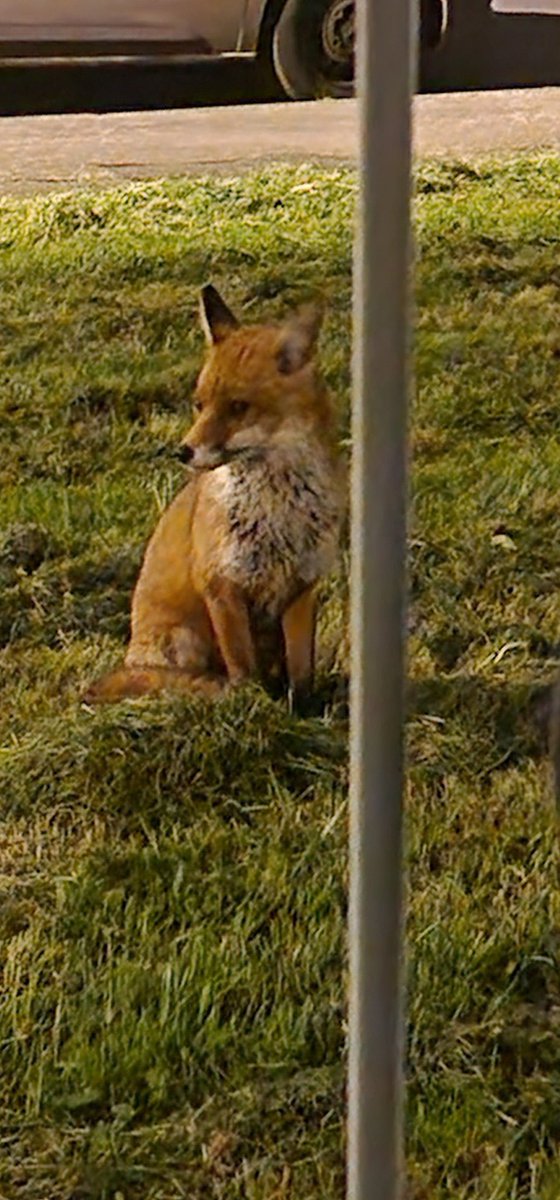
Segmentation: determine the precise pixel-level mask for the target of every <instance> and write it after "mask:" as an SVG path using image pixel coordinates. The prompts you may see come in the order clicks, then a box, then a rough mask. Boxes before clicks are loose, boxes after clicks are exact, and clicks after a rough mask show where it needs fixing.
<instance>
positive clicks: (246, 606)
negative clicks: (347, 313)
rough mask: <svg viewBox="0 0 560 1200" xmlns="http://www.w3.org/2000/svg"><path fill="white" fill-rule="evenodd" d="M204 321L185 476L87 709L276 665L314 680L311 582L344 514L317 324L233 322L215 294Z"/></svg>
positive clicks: (212, 686) (210, 685)
mask: <svg viewBox="0 0 560 1200" xmlns="http://www.w3.org/2000/svg"><path fill="white" fill-rule="evenodd" d="M202 316H203V324H204V326H205V329H206V333H207V339H208V341H209V343H210V346H209V351H208V354H207V357H206V361H205V363H204V365H203V368H202V371H201V373H200V376H199V380H198V384H197V388H196V394H195V403H196V405H197V408H198V416H197V418H196V420H195V422H194V424H193V426H192V427H191V429H190V431H189V433H188V434H187V437H186V438H185V441H184V443H183V455H184V456H185V457H188V458H189V460H190V465H191V466H192V468H193V470H192V475H191V478H190V479H189V480H188V482H187V484H186V485H185V487H183V489H182V490H181V491H180V492H179V493H178V495H177V496H176V497H175V499H174V500H173V501H172V503H171V504H170V505H169V508H168V509H167V510H166V512H165V513H164V514H163V516H162V517H161V519H160V521H159V524H158V525H157V527H156V530H155V532H154V534H153V536H152V539H151V541H150V543H149V545H148V548H147V551H146V555H145V558H144V562H143V565H142V569H141V572H140V576H139V579H138V582H137V585H136V589H135V592H134V596H133V602H132V620H131V640H130V645H129V647H128V651H127V654H126V658H125V663H124V666H123V667H121V668H119V669H117V670H116V671H113V672H111V673H110V674H109V675H107V676H105V677H103V678H102V679H101V680H99V681H97V682H95V683H94V684H93V685H92V686H91V687H90V688H89V689H88V691H87V692H86V694H85V697H84V698H85V699H86V701H87V702H88V703H97V702H103V701H113V700H117V699H119V698H123V697H131V696H139V695H145V694H148V693H151V692H157V691H161V690H177V691H181V692H189V691H193V692H194V691H199V692H204V693H206V694H210V695H215V694H217V693H219V692H220V691H221V690H223V688H224V687H225V686H226V685H227V684H228V683H229V684H234V683H237V682H240V681H242V680H244V679H247V678H250V677H255V676H258V675H260V674H262V673H263V670H264V669H270V670H271V671H272V672H276V673H278V671H279V670H283V669H284V668H287V672H288V676H289V679H290V682H291V684H292V686H293V687H298V688H304V687H306V686H308V685H309V683H310V680H311V672H312V662H313V636H314V634H313V630H314V620H313V596H314V588H315V584H316V583H317V582H318V580H319V578H320V577H321V575H322V574H323V573H324V571H325V570H326V569H328V566H329V565H330V562H331V561H332V557H333V555H334V552H335V549H336V543H337V539H338V529H339V523H340V517H341V510H342V480H341V474H340V463H339V461H338V456H337V452H336V444H335V433H334V421H333V413H332V408H331V404H330V400H329V397H328V395H327V393H326V391H325V389H324V387H323V386H322V384H321V382H320V380H319V379H318V376H317V373H316V370H315V366H314V361H313V359H314V350H315V343H316V338H317V334H318V329H319V316H318V314H317V312H316V311H315V310H313V309H304V310H301V311H300V312H299V313H298V314H295V315H294V316H293V317H291V318H290V319H289V320H288V321H287V322H285V323H284V324H283V325H280V326H266V325H264V326H252V327H251V326H249V327H240V326H239V325H238V323H237V321H236V320H235V318H234V317H233V315H232V313H231V312H230V310H229V309H228V308H227V307H226V305H225V304H224V302H223V301H222V299H221V297H219V296H218V293H217V292H215V291H214V289H213V288H205V289H204V291H203V294H202ZM280 659H281V660H282V661H281V662H280V661H279V660H280Z"/></svg>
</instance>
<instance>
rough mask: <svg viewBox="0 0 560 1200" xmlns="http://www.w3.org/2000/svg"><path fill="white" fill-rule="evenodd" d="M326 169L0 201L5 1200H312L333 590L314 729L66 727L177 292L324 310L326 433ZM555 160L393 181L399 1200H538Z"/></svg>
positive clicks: (168, 352)
mask: <svg viewBox="0 0 560 1200" xmlns="http://www.w3.org/2000/svg"><path fill="white" fill-rule="evenodd" d="M354 188H355V183H354V177H353V175H352V173H351V172H344V171H321V170H317V169H311V168H309V169H281V170H275V171H269V172H267V173H265V174H258V175H253V176H249V177H247V178H245V179H243V180H241V181H240V180H223V179H213V180H209V181H194V182H173V183H158V184H142V185H138V186H132V187H127V188H124V189H122V190H119V191H114V192H108V193H103V194H96V193H92V192H88V193H78V194H72V195H68V196H62V197H55V198H47V199H39V200H31V201H29V200H25V201H11V200H10V201H3V202H0V272H1V277H2V279H1V282H2V287H1V289H0V327H1V335H2V336H1V342H0V376H1V384H2V386H1V391H0V411H1V420H0V483H1V487H0V582H1V585H2V593H1V600H0V645H1V649H0V659H1V669H2V703H1V705H0V806H1V825H0V845H1V850H0V888H1V890H2V898H1V907H0V937H1V938H2V941H3V949H2V952H1V957H0V964H1V970H2V973H3V988H2V993H1V1001H0V1047H1V1050H0V1078H1V1080H2V1082H1V1085H0V1089H1V1090H0V1106H1V1111H2V1118H1V1121H0V1197H1V1198H2V1200H12V1198H16V1197H17V1198H18V1200H20V1198H21V1200H176V1198H181V1197H182V1198H185V1200H212V1198H214V1200H226V1198H227V1200H235V1198H239V1200H241V1198H243V1200H335V1197H336V1198H337V1200H339V1198H340V1197H341V1195H342V1193H343V1178H344V1171H343V1114H344V1065H343V1059H344V1041H345V896H346V882H347V880H346V866H345V864H346V788H347V775H346V733H347V714H346V701H345V686H344V685H345V675H346V669H347V661H346V654H347V637H346V594H347V588H346V579H347V562H345V561H344V559H343V561H342V562H341V565H340V568H339V571H338V574H336V575H335V576H334V577H333V578H332V579H331V580H330V581H329V582H328V583H327V584H326V585H325V587H324V596H323V607H322V617H321V641H322V655H321V666H320V671H319V679H318V684H317V692H316V696H315V698H314V701H313V703H312V704H311V707H310V710H309V712H307V713H306V714H305V715H300V716H299V717H296V716H290V715H289V713H288V711H287V708H286V706H285V705H283V704H282V703H279V702H274V701H272V700H271V699H269V698H268V697H267V696H265V695H264V694H263V693H262V692H261V691H260V690H259V689H258V688H256V687H254V688H249V689H246V690H244V691H241V692H239V693H238V694H236V695H235V696H233V697H231V698H229V699H227V700H225V701H223V702H222V703H220V704H219V705H218V706H217V707H216V706H212V705H210V704H208V703H205V702H203V701H200V700H199V701H192V702H187V701H178V700H172V699H170V700H158V701H154V700H151V701H142V702H137V703H135V704H132V703H131V704H122V705H120V706H117V707H115V708H112V709H108V710H106V711H100V712H98V713H95V714H93V713H92V712H90V711H87V710H85V709H83V708H80V706H79V704H78V702H77V696H78V693H79V690H80V688H81V687H82V686H83V685H84V684H85V683H86V682H87V681H89V680H90V679H91V678H92V676H94V675H96V674H98V673H99V671H100V669H101V668H102V666H108V665H109V664H111V663H113V662H115V661H116V660H117V659H118V658H119V656H120V655H121V654H122V648H123V643H124V641H125V639H126V636H127V626H128V610H129V599H130V591H131V587H132V584H133V581H134V578H135V575H136V572H137V570H138V567H139V564H140V561H141V557H142V551H143V547H144V545H145V541H146V538H147V536H148V534H149V532H150V531H151V529H152V528H153V525H154V522H155V521H156V519H157V516H158V513H159V512H161V510H162V508H163V507H164V505H165V504H166V503H167V501H168V499H169V498H170V496H171V495H172V494H173V492H174V490H175V489H176V488H177V487H178V485H179V484H180V482H181V478H182V473H181V469H180V467H178V466H177V465H176V464H174V463H173V461H172V460H171V459H170V458H169V457H166V453H165V450H166V448H168V447H169V446H174V445H175V444H176V443H177V441H178V439H179V437H180V436H181V435H182V433H183V432H184V430H185V428H186V426H187V424H188V422H189V396H190V392H191V387H192V384H193V381H194V379H195V376H196V373H197V368H198V364H199V361H200V353H201V348H202V338H201V335H200V332H199V329H198V324H197V321H196V317H195V308H196V296H197V291H198V288H199V286H200V285H201V283H203V282H206V281H208V280H212V281H213V282H214V283H216V284H217V285H218V286H219V287H222V288H223V291H224V294H225V295H226V297H227V298H228V300H229V301H230V302H231V303H232V305H233V306H234V307H237V308H238V309H239V310H240V311H241V313H242V314H244V315H245V317H246V318H247V319H255V320H256V319H258V318H259V317H261V316H262V315H269V316H276V315H279V314H280V313H282V312H283V311H284V310H285V308H286V307H287V306H288V305H290V304H291V303H295V302H298V301H300V300H304V299H308V298H309V297H311V296H313V295H315V294H317V293H320V294H322V295H323V296H324V297H325V299H326V301H327V305H328V319H327V323H326V327H325V332H324V337H323V341H322V350H323V362H324V369H325V373H326V376H327V379H328V382H329V384H330V386H331V387H332V389H333V391H334V392H335V394H336V396H337V397H338V400H339V407H340V429H341V438H342V439H344V440H346V439H347V433H348V391H349V338H350V294H351V236H352V213H353V203H354ZM559 191H560V162H559V161H558V160H556V159H552V158H548V159H523V160H516V161H512V162H508V163H506V164H503V165H501V166H492V165H489V166H488V167H485V168H480V169H479V170H476V171H475V170H473V169H471V168H467V167H463V166H460V165H459V166H453V165H433V164H428V165H425V166H423V167H422V168H421V169H419V172H418V188H417V199H416V203H415V214H416V226H417V231H418V243H419V265H418V288H417V297H418V335H417V355H416V361H417V387H418V395H417V400H416V404H415V409H414V413H413V431H412V449H413V460H414V461H413V481H412V514H411V526H410V578H411V613H410V627H411V635H410V676H411V683H410V724H409V775H408V785H407V804H408V827H407V828H408V836H407V859H408V894H409V918H408V1018H409V1024H408V1043H407V1044H408V1078H409V1086H408V1102H407V1138H408V1164H409V1180H410V1188H409V1197H410V1200H412V1198H414V1200H444V1198H445V1200H529V1198H534V1200H555V1198H557V1197H558V1195H559V1194H560V1156H559V1143H560V975H559V956H560V914H559V912H558V908H559V904H558V891H557V865H558V864H557V848H556V825H555V817H554V812H553V806H552V802H551V796H550V786H549V778H548V769H547V765H546V761H545V759H544V757H543V747H542V737H541V735H540V734H539V732H538V729H537V727H536V725H535V721H534V717H533V715H532V698H533V696H534V693H535V689H537V688H538V687H539V685H540V684H542V683H543V682H546V681H547V680H548V679H549V678H550V677H551V675H552V674H553V673H554V669H555V658H556V657H558V650H557V643H558V640H559V637H558V627H559V615H560V614H559V602H558V595H559V591H560V538H559V536H558V532H559V519H558V518H559V508H560V437H559V434H560V209H559V206H558V196H559Z"/></svg>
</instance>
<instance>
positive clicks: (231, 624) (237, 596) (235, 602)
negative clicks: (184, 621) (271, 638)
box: [204, 580, 257, 684]
mask: <svg viewBox="0 0 560 1200" xmlns="http://www.w3.org/2000/svg"><path fill="white" fill-rule="evenodd" d="M204 599H205V603H206V607H207V609H208V615H209V617H210V621H211V622H212V628H213V630H214V634H215V637H216V641H217V643H218V647H219V650H220V654H221V656H222V658H223V660H224V663H225V666H226V670H227V673H228V677H229V681H230V683H233V684H235V683H242V682H243V680H245V679H251V678H253V677H254V676H255V675H256V674H257V656H256V652H255V643H254V641H253V634H252V632H251V626H250V622H249V613H248V609H247V603H246V601H245V597H244V595H243V592H242V591H241V588H239V587H237V586H236V585H235V584H233V583H228V582H226V581H225V580H220V581H219V582H218V581H215V582H214V583H213V584H212V585H211V586H210V587H209V589H208V590H207V592H206V595H205V597H204Z"/></svg>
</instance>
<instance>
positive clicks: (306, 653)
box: [282, 588, 315, 696]
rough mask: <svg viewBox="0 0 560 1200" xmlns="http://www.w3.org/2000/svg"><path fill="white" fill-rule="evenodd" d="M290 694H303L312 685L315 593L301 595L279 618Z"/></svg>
mask: <svg viewBox="0 0 560 1200" xmlns="http://www.w3.org/2000/svg"><path fill="white" fill-rule="evenodd" d="M282 629H283V632H284V645H285V647H286V665H287V668H288V680H289V683H290V692H291V693H292V695H293V696H294V695H295V696H300V695H302V694H305V692H307V691H308V690H309V688H310V687H311V685H312V683H313V667H314V652H315V593H314V591H313V588H308V589H307V591H305V592H302V593H301V596H298V598H297V600H294V601H293V603H292V604H290V607H289V608H287V609H286V612H285V613H284V616H283V617H282Z"/></svg>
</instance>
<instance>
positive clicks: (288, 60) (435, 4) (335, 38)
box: [271, 0, 447, 100]
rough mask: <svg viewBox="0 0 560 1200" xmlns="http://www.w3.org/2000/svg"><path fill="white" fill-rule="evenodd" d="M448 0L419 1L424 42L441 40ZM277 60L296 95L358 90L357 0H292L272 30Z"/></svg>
mask: <svg viewBox="0 0 560 1200" xmlns="http://www.w3.org/2000/svg"><path fill="white" fill-rule="evenodd" d="M446 16H447V2H446V0H420V45H421V48H422V49H423V50H426V49H433V48H434V47H435V46H437V45H438V44H439V42H440V41H441V38H442V34H443V31H444V29H445V24H446ZM271 49H272V61H273V65H274V70H275V73H276V76H277V78H278V79H279V80H280V83H281V84H282V87H283V88H284V91H285V92H286V93H287V95H288V96H290V97H291V98H292V99H293V100H313V99H317V98H319V97H322V96H323V97H324V96H331V97H334V98H336V99H339V98H345V97H349V96H352V95H353V94H354V0H287V3H286V4H285V5H284V7H283V9H282V11H281V13H280V16H279V18H278V20H277V22H276V24H275V26H274V29H273V30H272V47H271Z"/></svg>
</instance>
